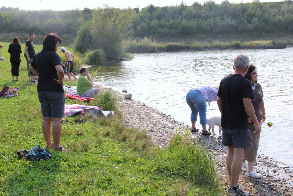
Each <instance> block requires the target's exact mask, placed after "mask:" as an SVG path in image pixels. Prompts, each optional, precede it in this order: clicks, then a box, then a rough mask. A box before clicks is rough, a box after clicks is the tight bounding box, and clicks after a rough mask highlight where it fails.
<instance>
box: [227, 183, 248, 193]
mask: <svg viewBox="0 0 293 196" xmlns="http://www.w3.org/2000/svg"><path fill="white" fill-rule="evenodd" d="M228 195H229V196H249V193H247V192H245V191H243V190H242V189H241V188H240V187H239V185H238V186H233V187H230V188H229V189H228Z"/></svg>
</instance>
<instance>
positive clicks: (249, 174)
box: [246, 171, 261, 179]
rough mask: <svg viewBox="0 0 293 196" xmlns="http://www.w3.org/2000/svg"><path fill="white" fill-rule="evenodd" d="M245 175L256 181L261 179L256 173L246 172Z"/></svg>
mask: <svg viewBox="0 0 293 196" xmlns="http://www.w3.org/2000/svg"><path fill="white" fill-rule="evenodd" d="M246 175H247V176H248V177H251V178H256V179H259V178H261V175H260V174H259V173H257V172H256V171H251V172H247V173H246Z"/></svg>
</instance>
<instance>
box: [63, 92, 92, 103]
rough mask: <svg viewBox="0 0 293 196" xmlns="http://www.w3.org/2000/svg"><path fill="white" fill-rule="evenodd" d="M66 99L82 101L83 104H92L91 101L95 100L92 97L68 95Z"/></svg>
mask: <svg viewBox="0 0 293 196" xmlns="http://www.w3.org/2000/svg"><path fill="white" fill-rule="evenodd" d="M65 97H66V98H68V99H72V100H78V101H82V102H90V101H92V100H94V98H91V97H81V96H79V95H69V94H66V95H65Z"/></svg>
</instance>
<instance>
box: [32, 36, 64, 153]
mask: <svg viewBox="0 0 293 196" xmlns="http://www.w3.org/2000/svg"><path fill="white" fill-rule="evenodd" d="M60 42H61V39H60V38H59V36H58V35H57V34H54V33H49V34H47V35H46V37H45V39H44V42H43V50H42V51H41V52H40V53H39V54H38V55H36V57H35V59H34V61H33V63H32V66H33V67H34V68H35V69H36V71H37V73H38V74H39V78H38V86H37V89H38V96H39V100H40V103H41V111H42V114H43V133H44V138H45V141H46V144H47V148H49V149H55V150H57V151H62V150H63V147H61V146H60V137H61V120H62V118H63V116H64V90H63V78H64V71H63V67H62V65H61V59H60V57H59V56H58V54H57V53H56V51H57V44H58V43H60ZM51 128H52V130H53V131H52V132H53V144H52V143H51Z"/></svg>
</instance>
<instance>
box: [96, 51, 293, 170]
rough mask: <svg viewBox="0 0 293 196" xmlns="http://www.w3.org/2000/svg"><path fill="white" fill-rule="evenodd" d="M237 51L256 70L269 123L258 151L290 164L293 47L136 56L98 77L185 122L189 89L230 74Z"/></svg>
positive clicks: (213, 113) (292, 160) (292, 150)
mask: <svg viewBox="0 0 293 196" xmlns="http://www.w3.org/2000/svg"><path fill="white" fill-rule="evenodd" d="M239 54H244V55H248V56H249V57H250V59H251V62H252V63H253V64H254V65H256V66H257V68H258V81H259V83H260V84H261V85H262V87H263V91H264V100H265V106H266V113H267V122H272V123H273V126H272V127H268V126H267V125H266V124H264V125H263V128H262V134H261V139H260V149H259V153H260V154H264V155H265V156H269V157H272V158H273V159H275V160H277V161H281V162H284V163H286V164H288V165H289V166H291V167H293V82H291V80H292V79H293V48H287V49H271V50H223V51H201V52H176V53H159V54H135V55H134V58H133V59H132V60H131V61H125V62H123V63H122V65H121V66H111V67H103V68H100V69H99V70H98V73H97V80H98V81H99V82H101V83H103V84H104V85H106V86H111V87H113V88H115V89H117V90H123V89H127V90H128V92H130V93H132V94H133V98H134V99H135V100H139V101H142V102H144V103H146V104H147V105H149V106H152V107H154V108H156V109H158V110H160V111H161V112H164V113H166V114H169V115H171V116H172V117H174V118H175V119H176V120H178V121H181V122H185V123H190V122H189V119H190V109H189V107H188V106H187V104H186V102H185V95H186V93H187V92H188V90H189V89H191V88H197V87H201V86H214V87H218V85H219V83H220V81H221V79H222V78H223V77H224V76H226V75H227V74H229V73H232V72H233V69H232V67H233V59H234V57H235V56H237V55H239ZM217 115H220V114H219V111H218V109H217V105H216V103H212V104H211V105H210V106H209V107H208V117H209V116H217ZM291 115H292V116H291Z"/></svg>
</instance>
